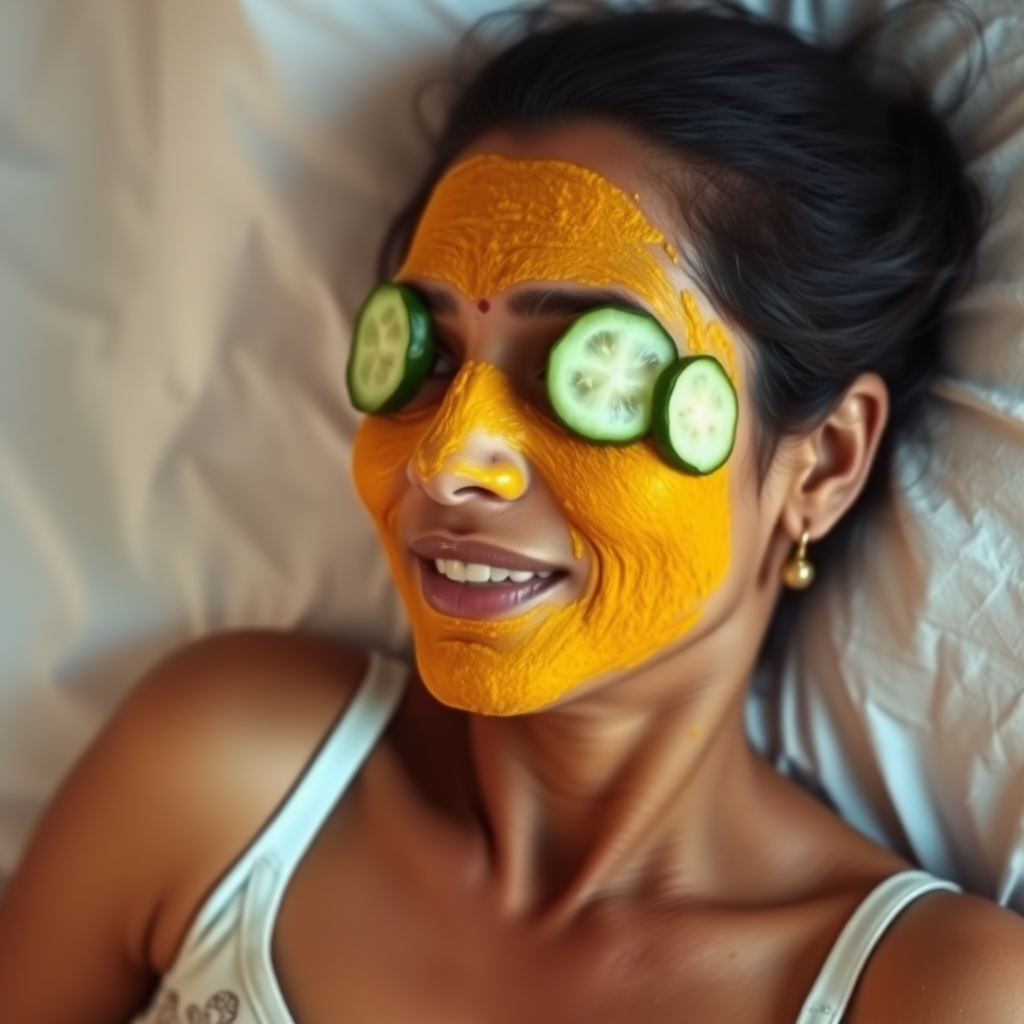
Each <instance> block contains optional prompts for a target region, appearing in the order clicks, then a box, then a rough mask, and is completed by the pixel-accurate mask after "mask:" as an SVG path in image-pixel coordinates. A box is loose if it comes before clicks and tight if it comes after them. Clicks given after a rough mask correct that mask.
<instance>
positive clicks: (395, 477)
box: [352, 411, 434, 540]
mask: <svg viewBox="0 0 1024 1024" xmlns="http://www.w3.org/2000/svg"><path fill="white" fill-rule="evenodd" d="M433 416H434V412H433V411H430V412H428V413H426V414H424V413H419V412H418V413H415V414H407V415H399V416H367V417H366V419H364V420H363V422H362V424H361V425H360V427H359V431H358V433H357V434H356V441H355V447H354V449H353V453H352V472H353V476H354V478H355V484H356V490H357V492H358V493H359V497H360V498H361V499H362V502H363V504H364V505H365V506H366V508H367V510H368V511H369V513H370V515H371V516H372V517H373V519H374V521H375V522H376V524H377V528H378V529H379V530H380V531H381V532H382V534H383V535H384V537H385V540H387V539H388V537H387V533H388V531H389V530H390V527H391V526H393V523H392V519H393V515H394V513H395V511H396V508H397V505H398V502H399V500H400V499H401V497H402V494H403V493H404V491H405V490H406V488H407V487H408V476H407V467H408V465H409V460H410V458H412V455H413V452H415V451H416V448H417V446H418V445H419V443H420V440H421V438H422V437H423V436H424V435H425V434H426V432H427V430H428V429H429V428H430V423H431V421H432V420H433Z"/></svg>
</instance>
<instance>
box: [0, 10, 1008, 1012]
mask: <svg viewBox="0 0 1024 1024" xmlns="http://www.w3.org/2000/svg"><path fill="white" fill-rule="evenodd" d="M853 58H854V51H852V50H851V51H849V52H847V51H843V52H840V53H826V52H824V51H820V50H816V49H813V48H811V47H808V46H806V45H804V44H802V43H800V42H798V41H796V40H794V39H793V38H792V37H790V36H789V35H787V34H786V33H784V32H781V31H780V30H778V29H775V28H771V27H768V26H765V25H762V24H759V23H756V22H754V21H752V20H749V19H746V18H743V17H738V16H731V15H726V14H721V13H718V14H681V13H672V12H659V13H627V14H613V13H603V14H595V15H593V16H588V17H586V18H581V19H576V20H572V21H570V22H568V23H566V24H564V25H557V24H556V25H549V26H547V27H544V26H538V27H536V28H535V31H533V32H532V33H530V34H529V35H527V36H526V37H525V38H524V39H523V40H522V41H521V42H520V43H518V44H516V45H515V46H513V47H512V48H510V49H509V50H508V51H507V52H506V53H505V54H503V55H502V56H500V57H498V58H496V59H495V60H494V61H493V62H492V63H491V64H490V65H488V67H486V68H485V69H484V70H483V71H482V72H481V73H480V74H479V75H478V76H477V78H476V79H475V81H474V82H473V83H472V84H471V85H470V86H469V88H468V89H467V90H466V92H465V94H464V96H463V98H462V100H461V101H460V102H459V103H458V104H456V106H455V107H454V109H453V111H452V113H451V115H450V118H449V122H448V126H447V128H446V131H445V132H444V133H443V135H442V138H441V140H440V144H439V152H438V159H437V162H436V165H435V167H434V168H433V170H432V172H431V174H430V175H429V176H428V180H427V182H426V183H425V185H424V188H423V190H422V191H421V193H420V194H419V195H418V196H417V197H416V198H415V200H414V201H413V203H412V204H411V206H410V209H409V211H407V214H406V216H405V217H403V218H402V219H401V220H400V221H399V223H398V224H397V226H396V229H395V231H394V232H393V236H392V239H391V242H390V244H389V247H388V250H387V252H386V254H385V258H386V261H387V260H389V261H391V262H389V263H388V265H387V267H386V273H385V275H384V276H385V278H386V279H388V280H389V281H392V282H394V283H393V284H389V285H386V286H384V287H383V288H381V289H378V290H376V291H375V292H374V293H373V295H372V296H371V299H370V300H369V301H368V303H367V305H366V307H364V312H363V314H362V316H361V318H360V321H359V324H358V325H357V330H356V337H355V340H354V348H353V357H352V361H351V363H350V373H349V385H350V389H351V392H352V395H353V399H354V401H355V402H356V404H357V405H360V406H361V407H363V408H364V409H366V410H367V411H369V412H370V413H371V415H370V416H368V417H367V419H366V421H365V423H364V426H363V428H362V430H361V433H360V436H359V439H358V444H357V450H356V458H355V474H356V479H357V482H358V485H359V488H360V493H361V495H362V497H363V500H364V501H365V503H366V505H367V507H368V508H369V510H370V512H371V513H372V514H373V516H374V517H375V519H376V521H377V524H378V527H379V530H380V534H381V538H382V541H383V543H384V545H385V547H386V549H387V552H388V555H389V558H390V560H391V565H392V570H393V573H394V576H395V580H396V583H397V585H398V587H399V589H400V590H401V592H402V594H403V597H404V599H405V602H406V605H407V607H408V610H409V614H410V619H411V621H412V625H413V632H414V639H415V646H416V658H417V671H416V672H414V673H412V674H411V677H410V673H409V672H408V671H407V670H406V669H404V668H403V667H402V666H398V665H395V664H394V663H391V662H387V661H385V660H383V659H380V658H376V657H374V658H371V659H369V663H368V661H367V659H366V658H365V657H364V656H362V655H361V654H359V653H357V652H354V651H351V650H348V649H346V648H344V647H341V646H339V645H336V644H332V643H330V642H327V641H323V640H318V639H315V638H311V637H300V636H280V635H272V634H236V635H232V636H227V637H221V638H215V639H211V640H209V641H206V642H204V643H202V644H199V645H196V646H195V647H192V648H190V649H188V650H186V651H183V652H181V653H180V654H178V655H176V656H174V657H172V658H170V659H169V660H168V661H166V662H165V663H163V664H162V665H160V666H159V667H158V668H157V669H156V670H155V671H154V672H153V673H152V674H151V675H150V677H149V678H147V679H146V680H144V681H143V683H142V684H141V685H140V687H139V688H138V689H137V691H136V692H135V693H134V694H133V695H132V697H131V698H130V700H128V701H127V702H126V704H125V706H124V707H123V708H122V709H121V710H120V712H119V713H118V715H117V716H116V718H115V720H114V721H113V722H112V723H111V725H110V726H109V728H108V729H107V730H106V732H105V733H104V734H103V736H102V737H101V738H100V739H99V741H98V742H97V743H96V744H95V745H94V746H93V748H92V749H91V750H90V751H89V752H88V754H87V755H86V757H85V758H84V759H83V761H82V763H81V764H80V765H79V766H78V767H77V769H76V770H75V771H74V773H73V774H72V776H71V778H70V779H69V780H68V782H67V783H66V785H65V786H64V788H63V790H62V791H61V793H60V794H59V796H58V797H57V799H56V800H55V802H54V804H53V806H52V808H51V810H50V812H49V813H48V815H47V816H46V817H45V819H44V820H43V822H42V824H41V825H40V827H39V829H38V832H37V834H36V836H35V838H34V840H33V843H32V845H31V848H30V850H29V852H28V854H27V856H26V859H25V862H24V865H23V867H22V869H21V871H20V873H19V875H18V876H17V877H16V878H15V880H14V881H13V882H12V884H11V887H10V889H9V891H8V892H7V894H6V895H5V899H4V903H3V905H2V907H0V1020H3V1021H8V1020H10V1021H18V1022H20V1024H56V1022H65V1021H72V1020H73V1021H75V1022H79V1024H92V1022H96V1024H100V1022H104V1024H109V1022H112V1021H126V1020H129V1019H132V1018H133V1015H140V1014H141V1016H138V1019H139V1020H144V1021H147V1022H159V1024H171V1022H178V1021H181V1022H189V1024H193V1022H197V1021H202V1022H209V1024H214V1022H216V1024H226V1022H233V1021H238V1022H251V1021H259V1022H263V1024H288V1022H292V1021H295V1022H301V1024H316V1022H320V1021H337V1020H353V1021H355V1020H360V1021H387V1022H389V1024H392V1022H395V1024H397V1022H402V1021H417V1022H425V1021H434V1020H437V1021H446V1022H450V1021H455V1020H465V1021H487V1022H492V1021H493V1022H505V1021H509V1022H519V1021H523V1020H542V1021H548V1020H550V1021H577V1020H579V1021H587V1022H597V1021H631V1022H633V1021H643V1022H655V1021H662V1020H664V1021H677V1020H682V1019H687V1020H699V1021H714V1022H721V1021H725V1022H727V1021H743V1022H744V1024H757V1022H764V1024H776V1022H779V1024H781V1022H787V1024H788V1022H791V1021H794V1020H799V1021H800V1022H810V1021H814V1022H816V1024H817V1022H821V1021H830V1022H834V1021H837V1020H839V1019H840V1017H842V1019H843V1021H844V1022H846V1024H867V1022H871V1024H875V1022H879V1021H899V1022H901V1024H902V1022H911V1021H918V1020H920V1021H924V1020H928V1021H947V1020H948V1021H952V1020H957V1021H962V1020H975V1021H976V1020H984V1021H986V1022H992V1024H996V1022H999V1021H1011V1020H1015V1019H1018V1018H1019V1016H1020V1013H1021V1012H1022V1008H1024V981H1022V972H1021V971H1020V968H1019V964H1020V962H1021V960H1020V957H1021V955H1022V952H1024V925H1022V923H1021V922H1020V921H1019V920H1018V919H1017V918H1016V917H1014V916H1013V915H1011V914H1009V913H1006V912H1004V911H1001V910H999V909H997V908H995V907H993V906H991V905H989V904H987V903H985V902H983V901H981V900H978V899H975V898H973V897H969V896H965V895H962V894H958V893H956V892H953V891H950V887H948V886H944V885H943V883H941V882H938V881H937V880H932V879H929V878H922V877H921V875H920V874H907V873H906V872H907V869H908V868H909V865H907V864H906V863H905V862H904V861H902V860H901V859H900V858H898V857H896V856H894V855H892V854H890V853H888V852H886V851H883V850H880V849H877V848H876V847H874V846H872V845H871V844H870V843H868V842H867V841H866V840H864V839H863V838H861V837H860V836H858V835H857V834H855V833H853V832H852V831H851V830H850V829H848V828H847V827H846V826H845V825H843V823H842V822H840V821H838V820H836V819H835V818H834V817H833V816H832V815H831V814H830V813H829V812H828V811H827V810H826V809H824V808H822V807H820V806H819V805H818V804H817V803H815V802H814V801H813V800H811V799H810V798H809V797H807V796H806V795H804V794H803V793H801V792H800V791H799V790H797V789H796V788H794V787H793V786H792V785H791V784H790V783H788V782H787V781H785V780H783V779H781V778H780V777H778V776H777V775H776V774H775V773H774V772H773V771H772V769H771V768H770V766H768V765H766V764H765V763H764V762H763V761H761V760H760V759H759V758H757V757H756V756H755V755H754V754H753V753H752V752H751V750H750V749H749V747H748V745H747V742H746V739H745V735H744V729H743V700H744V692H745V688H746V681H747V679H748V678H749V675H750V672H751V670H752V668H753V666H754V665H755V663H756V661H757V659H758V656H759V652H761V650H762V647H763V644H764V640H765V636H766V634H767V631H768V629H769V624H770V622H771V621H772V619H773V616H774V615H775V613H776V607H777V604H778V601H779V596H780V592H781V589H782V587H783V583H782V581H783V580H785V581H786V582H787V583H788V584H789V585H791V586H802V585H804V584H806V583H807V582H808V580H809V578H810V576H811V575H812V572H811V569H810V553H809V545H811V544H815V543H816V542H818V541H820V540H821V539H822V538H824V537H825V536H826V535H829V534H832V535H835V529H836V526H837V524H838V523H840V521H841V520H844V517H845V521H849V516H850V512H851V510H856V507H859V506H860V505H862V504H863V501H864V496H865V495H868V496H870V495H871V494H872V493H877V491H878V489H879V487H880V486H881V483H882V482H883V481H884V480H885V479H886V472H887V465H886V460H887V458H888V456H889V453H890V451H891V448H892V443H893V439H894V437H895V436H896V433H897V432H898V430H899V429H901V428H902V427H903V426H904V425H906V424H908V423H913V422H915V419H916V418H919V416H920V401H921V399H922V395H923V389H924V386H925V384H926V383H927V380H928V379H929V377H930V375H931V374H932V373H933V372H934V367H935V363H936V354H935V353H936V337H935V333H936V326H937V320H938V317H939V314H940V312H941V310H942V308H943V306H944V304H945V303H946V301H947V300H948V298H949V296H950V295H951V294H952V292H953V291H954V290H955V288H956V287H957V286H958V284H959V283H960V282H961V280H962V279H963V276H964V274H965V273H966V270H967V268H968V267H969V265H970V260H971V256H972V253H973V248H974V244H975V241H976V238H977V235H978V232H979V224H978V214H977V209H978V204H977V201H976V199H975V196H974V193H973V190H972V189H971V187H970V185H969V184H968V183H967V182H966V181H965V180H964V178H963V175H962V171H961V169H960V167H959V163H958V161H957V160H956V157H955V153H954V152H953V150H952V147H951V145H950V143H949V141H948V139H947V137H946V135H945V133H944V131H943V129H942V128H941V126H940V125H939V124H938V123H937V122H936V121H935V120H934V119H933V118H932V116H931V115H930V114H929V113H928V111H927V109H926V107H925V106H924V105H923V104H922V103H920V102H917V103H915V102H912V101H909V100H908V101H900V102H887V101H885V100H883V99H881V98H879V97H877V96H876V95H875V94H874V93H873V92H871V91H870V90H869V89H868V88H867V87H866V86H864V85H863V84H862V83H861V82H860V81H859V79H858V78H857V77H856V76H855V75H854V73H853V72H852V71H851V70H850V66H851V64H852V62H853ZM819 550H820V546H819ZM848 924H851V928H847V925H848ZM844 929H845V930H844ZM841 934H842V938H840V936H841ZM874 940H877V942H876V944H875V945H874V947H873V949H874V951H873V953H871V955H870V959H868V953H869V952H870V951H871V948H872V946H871V943H872V941H874ZM865 960H866V961H867V963H866V967H864V966H863V963H862V961H865ZM826 961H827V962H826ZM862 967H863V969H862ZM850 993H852V999H851V1000H849V1002H848V1003H847V995H849V994H850ZM147 1006H148V1010H147V1009H146V1007H147Z"/></svg>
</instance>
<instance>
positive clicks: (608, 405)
mask: <svg viewBox="0 0 1024 1024" xmlns="http://www.w3.org/2000/svg"><path fill="white" fill-rule="evenodd" d="M675 358H676V346H675V342H673V341H672V339H671V338H670V337H669V336H668V334H666V333H665V330H664V328H663V327H662V326H661V324H659V323H658V321H657V320H655V319H654V317H651V316H647V315H645V314H643V313H636V312H633V311H632V310H627V309H619V308H617V307H613V306H604V307H602V308H600V309H594V310H591V311H590V312H589V313H584V314H583V316H581V317H580V318H579V319H578V320H576V322H575V323H573V325H572V326H571V327H570V328H569V330H567V331H566V332H565V334H563V335H562V337H561V338H559V340H558V341H557V342H556V343H555V345H554V346H553V347H552V349H551V352H550V353H549V354H548V361H547V377H546V382H547V391H548V398H550V400H551V406H552V408H553V409H554V411H555V415H556V416H557V417H558V419H559V420H560V422H561V423H562V424H563V426H565V427H567V428H568V429H569V430H571V431H572V432H573V433H574V434H578V435H579V436H580V437H582V438H584V439H585V440H587V441H596V442H599V443H603V444H632V443H633V442H634V441H639V440H640V439H641V438H643V437H646V436H647V434H648V433H649V431H650V429H651V409H652V396H653V393H654V384H655V381H656V380H657V379H658V375H659V374H660V373H661V372H662V370H664V368H665V367H666V366H668V365H669V364H670V363H671V362H672V361H673V360H674V359H675Z"/></svg>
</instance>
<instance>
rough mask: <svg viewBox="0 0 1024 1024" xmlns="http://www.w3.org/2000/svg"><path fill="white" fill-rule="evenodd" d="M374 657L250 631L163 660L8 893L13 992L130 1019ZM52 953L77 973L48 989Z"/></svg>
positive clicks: (3, 946)
mask: <svg viewBox="0 0 1024 1024" xmlns="http://www.w3.org/2000/svg"><path fill="white" fill-rule="evenodd" d="M365 665H366V661H365V658H364V657H363V656H362V655H360V654H358V653H356V652H354V651H352V650H350V649H348V648H346V647H344V646H342V645H339V644H335V643H331V642H330V641H327V640H323V639H317V638H314V637H307V636H299V635H289V634H283V633H270V632H239V633H233V634H226V635H223V636H218V637H214V638H211V639H208V640H203V641H201V642H198V643H194V644H191V645H189V646H188V647H185V648H183V649H181V650H179V651H177V652H176V653H174V654H172V655H170V656H169V657H166V658H164V659H163V660H162V661H161V662H160V663H159V664H158V665H156V666H155V667H154V668H153V669H152V670H151V671H150V672H148V673H147V674H146V676H145V677H144V678H143V679H142V680H141V681H140V683H139V684H138V685H137V686H136V687H135V688H134V690H133V691H132V693H131V694H130V695H129V696H128V697H127V698H126V700H125V701H124V702H123V703H122V705H121V707H120V708H119V709H118V711H117V712H116V713H115V715H114V716H113V717H112V719H111V721H110V722H109V723H108V725H107V726H106V728H105V729H104V730H103V731H102V732H101V733H100V735H99V736H98V737H97V738H96V740H95V741H94V742H93V744H92V745H91V746H90V747H89V749H88V750H87V751H86V752H85V754H84V755H83V756H82V758H81V759H80V760H79V762H78V764H77V765H76V766H75V767H74V768H73V769H72V771H71V772H70V773H69V775H68V777H67V778H66V780H65V781H64V783H63V785H62V786H61V787H60V790H59V791H58V793H57V794H56V796H55V797H54V799H53V801H52V802H51V804H50V806H49V807H48V808H47V810H46V812H45V813H44V815H43V817H42V819H41V821H40V823H39V825H38V827H37V829H36V832H35V834H34V836H33V837H32V840H31V842H30V843H29V847H28V849H27V851H26V854H25V857H24V859H23V862H22V864H21V866H20V867H19V869H18V871H17V872H16V873H15V875H14V877H13V879H12V880H11V882H10V884H9V886H8V889H7V890H6V891H5V893H4V901H3V905H2V907H0V950H3V951H4V956H3V957H0V959H2V960H5V961H6V962H5V963H3V964H2V965H0V975H3V976H4V979H5V982H4V983H0V989H3V984H6V985H7V989H6V990H4V991H3V993H2V997H0V1001H2V998H7V999H8V1001H10V1000H12V999H13V1000H14V1001H15V1005H17V1006H21V1005H22V1003H19V1002H18V998H22V997H23V999H24V1000H28V1003H26V1005H33V1006H37V1007H38V1005H39V1002H40V1000H43V1001H47V1000H48V1002H47V1004H46V1005H47V1006H49V1005H50V1004H51V1003H52V1004H53V1006H52V1009H53V1012H52V1014H50V1015H49V1016H47V1014H46V1012H45V1011H44V1010H43V1009H39V1010H38V1019H40V1020H42V1019H71V1016H74V1018H75V1019H82V1020H92V1019H97V1020H99V1019H114V1018H115V1017H116V1016H117V1015H121V1016H124V1015H125V1012H127V1010H126V1008H128V1007H130V1006H131V1005H135V1004H136V1003H137V1002H138V1000H139V999H140V998H141V995H142V994H144V993H145V991H146V989H147V986H149V985H151V984H152V978H153V977H154V976H155V975H158V974H160V973H163V972H164V971H166V969H167V968H168V967H169V966H170V964H171V963H172V962H173V958H174V956H175V955H176V953H177V950H178V947H179V946H180V943H181V941H182V939H183V938H184V935H185V933H186V931H187V928H188V926H189V924H190V923H191V921H192V919H193V917H194V914H195V912H196V911H197V910H198V909H199V906H200V905H201V903H202V901H203V899H204V898H205V897H206V895H207V893H208V892H209V891H210V888H211V886H212V885H213V884H214V883H215V882H216V880H217V878H219V877H220V876H221V875H222V874H223V872H224V871H225V870H226V869H227V868H228V867H230V865H231V863H232V862H233V861H234V860H235V859H236V858H237V857H238V855H239V853H240V852H241V851H242V850H243V849H244V848H245V847H246V846H247V845H248V843H249V842H250V841H251V840H252V839H253V838H254V836H255V835H256V834H258V832H259V831H260V829H261V828H262V827H263V826H264V824H265V823H266V821H267V820H268V819H269V817H270V816H271V815H272V814H273V812H274V810H275V809H276V807H277V806H278V804H279V803H280V802H281V801H282V800H283V799H284V798H285V797H286V795H287V794H288V792H289V790H290V789H291V787H292V785H293V784H294V782H295V780H296V779H297V778H298V776H299V775H301V773H302V771H303V769H304V768H305V767H306V765H307V764H308V763H309V761H310V758H311V757H312V755H313V753H314V752H315V750H316V749H317V747H318V746H319V743H320V741H321V740H322V739H323V737H324V736H325V734H326V733H327V732H328V731H329V730H330V728H331V725H332V723H333V722H334V721H335V719H336V718H337V717H338V715H339V714H340V713H341V712H342V710H343V709H344V707H345V706H346V704H347V702H348V700H349V698H350V697H351V696H352V694H353V693H354V692H355V690H356V688H357V687H358V684H359V681H360V679H361V678H362V675H363V673H364V671H365ZM43 963H45V964H47V965H48V976H50V975H52V976H55V977H60V978H61V979H62V981H61V985H60V986H58V987H57V988H55V989H54V988H51V989H49V990H47V991H46V992H45V993H43V992H41V991H40V989H39V985H38V982H37V980H33V978H34V977H35V975H33V974H32V971H36V970H38V966H39V964H43ZM5 970H6V974H5V973H4V972H5ZM19 992H20V993H21V995H20V996H19V995H18V993H19ZM7 1005H8V1004H7V1003H5V1006H7ZM88 1006H91V1007H94V1009H95V1012H93V1013H92V1014H91V1015H90V1012H87V1010H86V1007H88ZM71 1008H75V1009H74V1012H73V1013H71ZM12 1019H13V1018H12Z"/></svg>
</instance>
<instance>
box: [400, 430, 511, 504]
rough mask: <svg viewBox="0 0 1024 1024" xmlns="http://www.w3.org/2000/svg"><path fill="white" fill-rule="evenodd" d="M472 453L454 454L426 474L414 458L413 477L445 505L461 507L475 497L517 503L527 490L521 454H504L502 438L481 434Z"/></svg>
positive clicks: (464, 451)
mask: <svg viewBox="0 0 1024 1024" xmlns="http://www.w3.org/2000/svg"><path fill="white" fill-rule="evenodd" d="M467 447H468V449H469V450H463V451H459V452H452V453H451V454H450V455H449V456H448V457H447V458H446V459H445V460H444V461H443V462H442V463H441V465H439V466H437V467H435V468H434V469H433V470H428V471H427V472H425V473H424V472H422V471H421V467H420V466H418V465H417V464H416V460H415V459H413V460H411V461H410V462H409V477H410V479H411V480H412V482H413V483H415V484H418V485H419V486H420V487H422V488H423V490H424V491H426V493H427V494H429V495H430V497H431V498H433V499H434V501H437V502H440V503H441V504H443V505H461V504H463V503H465V502H467V501H471V500H472V499H473V498H481V497H483V498H498V499H500V500H502V501H516V500H517V499H518V498H521V497H522V496H523V495H524V494H525V493H526V490H527V470H526V466H525V465H523V464H522V459H521V456H520V457H519V458H517V457H516V456H517V454H518V453H513V452H508V451H503V450H502V449H503V446H502V444H501V441H500V439H498V438H489V437H487V436H484V435H481V436H478V437H476V438H473V442H472V444H470V445H469V446H467Z"/></svg>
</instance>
